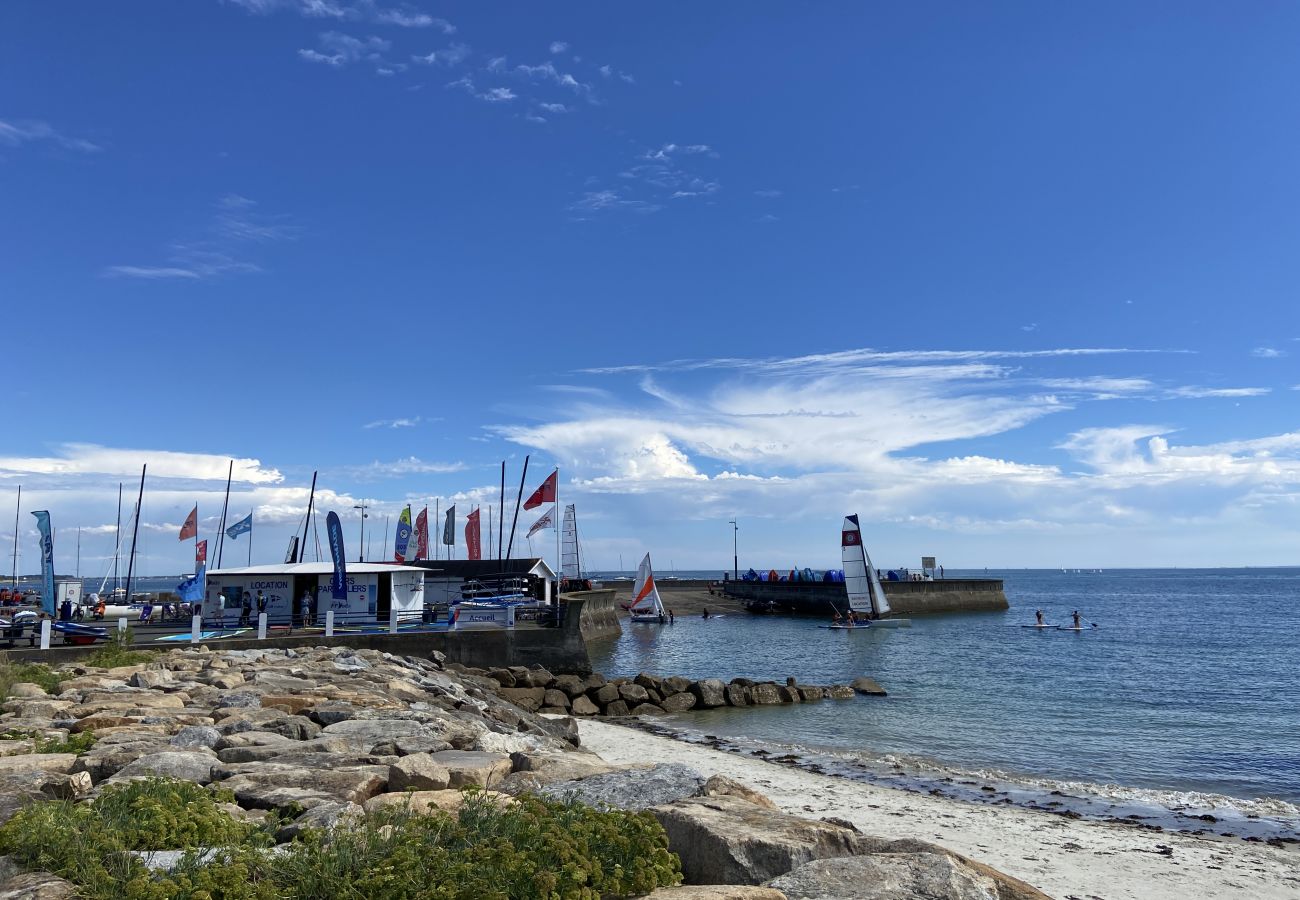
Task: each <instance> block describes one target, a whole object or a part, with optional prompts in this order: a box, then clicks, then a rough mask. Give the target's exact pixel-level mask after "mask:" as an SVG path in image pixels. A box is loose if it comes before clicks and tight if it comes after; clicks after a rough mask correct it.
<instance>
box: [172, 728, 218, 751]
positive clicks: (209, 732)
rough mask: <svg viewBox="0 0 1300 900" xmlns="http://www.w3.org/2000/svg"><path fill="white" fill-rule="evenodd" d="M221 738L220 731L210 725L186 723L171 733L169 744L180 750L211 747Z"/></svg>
mask: <svg viewBox="0 0 1300 900" xmlns="http://www.w3.org/2000/svg"><path fill="white" fill-rule="evenodd" d="M220 740H221V732H220V731H218V730H217V729H215V728H213V727H212V726H211V725H186V726H185V727H184V728H182V729H181V730H180V731H178V732H176V733H175V734H174V735H172V739H171V745H172V746H173V747H176V748H177V749H182V750H197V749H199V748H200V747H207V748H212V747H215V746H216V745H217V742H218V741H220Z"/></svg>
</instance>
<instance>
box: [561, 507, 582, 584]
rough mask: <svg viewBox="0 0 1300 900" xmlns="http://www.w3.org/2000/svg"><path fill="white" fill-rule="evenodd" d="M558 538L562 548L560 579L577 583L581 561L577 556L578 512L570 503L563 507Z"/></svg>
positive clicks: (579, 578)
mask: <svg viewBox="0 0 1300 900" xmlns="http://www.w3.org/2000/svg"><path fill="white" fill-rule="evenodd" d="M560 537H561V543H562V546H563V550H562V551H561V554H560V577H561V578H563V579H564V580H565V581H579V580H581V578H582V560H581V558H580V557H579V556H578V512H577V510H576V509H575V508H574V505H573V504H572V503H570V504H569V505H568V506H566V507H564V524H563V526H562V529H561V533H560Z"/></svg>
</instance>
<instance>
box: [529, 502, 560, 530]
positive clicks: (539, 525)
mask: <svg viewBox="0 0 1300 900" xmlns="http://www.w3.org/2000/svg"><path fill="white" fill-rule="evenodd" d="M554 515H555V508H554V507H551V508H550V509H549V510H547V511H546V515H544V516H542V517H541V518H540V519H538V520H537V521H536V522H534V523H533V527H532V528H530V529H528V537H532V536H533V535H535V534H537V532H539V531H542V530H543V529H546V528H554V527H555V519H554Z"/></svg>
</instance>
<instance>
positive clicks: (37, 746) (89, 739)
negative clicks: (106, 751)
mask: <svg viewBox="0 0 1300 900" xmlns="http://www.w3.org/2000/svg"><path fill="white" fill-rule="evenodd" d="M95 740H96V738H95V735H94V733H93V732H90V731H83V732H82V733H81V734H69V735H64V736H63V737H52V738H47V737H45V736H44V735H42V734H41V733H40V732H36V731H22V730H20V729H10V730H9V731H6V732H3V733H0V741H31V742H32V749H31V751H30V752H32V753H75V754H77V755H78V756H80V755H81V754H83V753H85V752H86V751H87V750H89V749H90V748H91V747H93V746H95Z"/></svg>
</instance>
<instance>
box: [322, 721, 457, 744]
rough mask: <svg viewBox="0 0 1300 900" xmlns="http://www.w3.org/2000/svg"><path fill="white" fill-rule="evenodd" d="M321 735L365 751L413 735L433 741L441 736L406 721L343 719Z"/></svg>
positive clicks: (328, 726)
mask: <svg viewBox="0 0 1300 900" xmlns="http://www.w3.org/2000/svg"><path fill="white" fill-rule="evenodd" d="M321 735H322V736H324V737H335V738H342V739H343V740H346V741H348V742H349V743H351V744H353V745H354V746H356V747H358V748H362V749H366V750H369V749H370V748H371V747H374V746H375V745H377V744H392V743H395V742H397V741H400V740H402V739H403V738H407V737H411V736H415V735H418V736H420V737H424V738H431V739H434V740H438V739H441V735H439V734H437V733H435V732H434V731H433V730H431V729H430V728H429V727H428V726H427V725H425V724H423V723H421V722H412V721H409V720H407V719H345V720H343V721H342V722H335V723H334V724H333V725H326V726H325V728H324V730H323V731H321Z"/></svg>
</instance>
